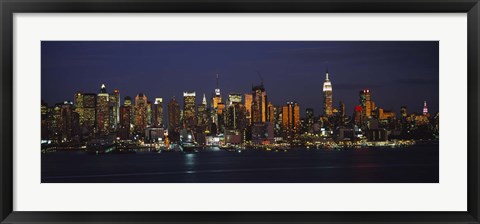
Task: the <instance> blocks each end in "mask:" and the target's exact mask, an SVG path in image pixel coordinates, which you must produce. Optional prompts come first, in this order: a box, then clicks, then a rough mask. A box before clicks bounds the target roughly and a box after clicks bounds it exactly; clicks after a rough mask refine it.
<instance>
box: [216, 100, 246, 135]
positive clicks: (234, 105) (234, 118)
mask: <svg viewBox="0 0 480 224" xmlns="http://www.w3.org/2000/svg"><path fill="white" fill-rule="evenodd" d="M228 102H229V103H228V104H229V105H228V106H227V107H226V108H225V109H224V112H223V113H222V115H223V120H224V124H225V129H227V130H234V131H243V130H244V129H245V128H246V127H247V125H248V123H247V120H246V109H245V106H244V105H243V104H242V103H241V102H242V95H241V94H236V93H232V94H230V95H229V96H228ZM242 133H243V132H242Z"/></svg>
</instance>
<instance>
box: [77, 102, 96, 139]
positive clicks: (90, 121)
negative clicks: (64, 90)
mask: <svg viewBox="0 0 480 224" xmlns="http://www.w3.org/2000/svg"><path fill="white" fill-rule="evenodd" d="M96 110H97V95H96V94H95V93H85V94H83V116H82V117H80V125H81V126H83V127H87V129H88V130H89V131H90V132H92V131H93V130H94V129H95V127H96V126H97V120H96V119H97V116H96V112H97V111H96Z"/></svg>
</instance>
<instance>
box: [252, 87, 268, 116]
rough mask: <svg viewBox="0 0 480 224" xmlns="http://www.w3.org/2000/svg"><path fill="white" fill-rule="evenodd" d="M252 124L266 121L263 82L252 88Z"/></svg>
mask: <svg viewBox="0 0 480 224" xmlns="http://www.w3.org/2000/svg"><path fill="white" fill-rule="evenodd" d="M252 91H253V92H252V97H253V98H252V123H261V122H266V121H267V116H268V115H267V92H266V91H265V88H264V87H263V82H262V83H260V85H258V86H254V87H253V88H252Z"/></svg>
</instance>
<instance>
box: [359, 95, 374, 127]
mask: <svg viewBox="0 0 480 224" xmlns="http://www.w3.org/2000/svg"><path fill="white" fill-rule="evenodd" d="M359 95H360V106H362V117H363V119H364V121H366V119H368V118H371V117H372V101H371V95H370V90H368V89H364V90H362V91H360V94H359Z"/></svg>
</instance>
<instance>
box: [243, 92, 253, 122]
mask: <svg viewBox="0 0 480 224" xmlns="http://www.w3.org/2000/svg"><path fill="white" fill-rule="evenodd" d="M252 101H253V95H252V94H251V93H246V94H245V110H246V111H247V120H248V124H249V125H250V124H251V122H252Z"/></svg>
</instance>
